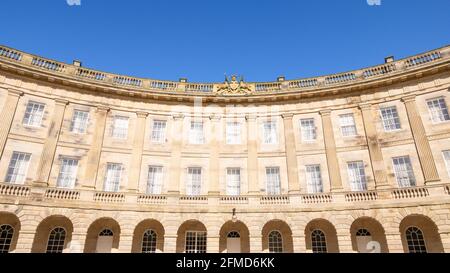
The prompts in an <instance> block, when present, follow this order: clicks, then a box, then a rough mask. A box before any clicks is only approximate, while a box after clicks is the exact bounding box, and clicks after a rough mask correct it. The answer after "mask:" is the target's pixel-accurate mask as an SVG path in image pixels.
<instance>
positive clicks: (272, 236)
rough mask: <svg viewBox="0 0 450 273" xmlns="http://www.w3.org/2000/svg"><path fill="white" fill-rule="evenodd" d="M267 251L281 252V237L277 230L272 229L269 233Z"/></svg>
mask: <svg viewBox="0 0 450 273" xmlns="http://www.w3.org/2000/svg"><path fill="white" fill-rule="evenodd" d="M269 252H270V253H281V252H283V238H282V237H281V233H280V232H278V231H272V232H271V233H269Z"/></svg>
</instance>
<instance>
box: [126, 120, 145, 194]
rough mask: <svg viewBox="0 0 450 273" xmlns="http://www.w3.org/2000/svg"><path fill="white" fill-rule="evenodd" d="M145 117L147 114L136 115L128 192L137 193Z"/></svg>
mask: <svg viewBox="0 0 450 273" xmlns="http://www.w3.org/2000/svg"><path fill="white" fill-rule="evenodd" d="M147 116H148V113H143V112H138V113H137V121H136V129H135V130H134V141H133V153H132V155H131V167H130V173H129V177H128V191H129V192H134V193H137V192H139V180H140V179H139V178H140V174H141V163H142V151H143V149H144V138H145V129H146V128H147Z"/></svg>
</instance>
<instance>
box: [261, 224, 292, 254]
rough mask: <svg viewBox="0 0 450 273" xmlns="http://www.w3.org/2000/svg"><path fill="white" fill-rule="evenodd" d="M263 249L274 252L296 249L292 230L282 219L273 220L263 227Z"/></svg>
mask: <svg viewBox="0 0 450 273" xmlns="http://www.w3.org/2000/svg"><path fill="white" fill-rule="evenodd" d="M262 248H263V249H262V251H263V252H272V253H276V252H278V253H280V252H282V253H292V252H293V251H294V246H293V241H292V231H291V228H290V227H289V225H288V224H287V223H286V222H284V221H281V220H272V221H269V222H268V223H266V224H265V225H264V227H263V229H262Z"/></svg>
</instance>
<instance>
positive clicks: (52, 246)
mask: <svg viewBox="0 0 450 273" xmlns="http://www.w3.org/2000/svg"><path fill="white" fill-rule="evenodd" d="M65 240H66V231H65V230H64V229H63V228H60V227H58V228H55V229H53V230H52V231H51V232H50V236H49V238H48V242H47V251H46V252H47V253H62V252H63V250H64V241H65Z"/></svg>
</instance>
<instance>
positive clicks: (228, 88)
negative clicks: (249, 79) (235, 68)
mask: <svg viewBox="0 0 450 273" xmlns="http://www.w3.org/2000/svg"><path fill="white" fill-rule="evenodd" d="M216 93H217V95H248V94H250V93H252V88H251V86H250V85H249V84H246V83H245V82H244V78H243V77H240V79H239V81H238V80H237V76H234V75H233V76H231V80H230V79H228V77H225V82H224V83H223V84H219V85H218V86H217V91H216Z"/></svg>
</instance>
